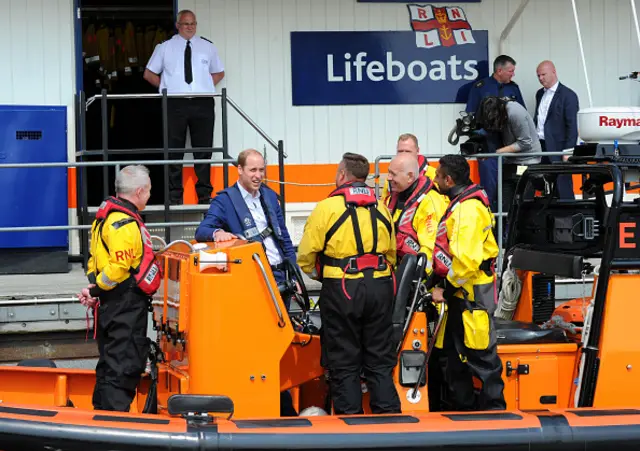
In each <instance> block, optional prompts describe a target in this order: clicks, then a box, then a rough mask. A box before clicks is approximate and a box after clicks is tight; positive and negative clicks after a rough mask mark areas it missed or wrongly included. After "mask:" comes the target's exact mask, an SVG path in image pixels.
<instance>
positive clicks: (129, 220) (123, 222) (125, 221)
mask: <svg viewBox="0 0 640 451" xmlns="http://www.w3.org/2000/svg"><path fill="white" fill-rule="evenodd" d="M132 222H136V220H135V219H133V218H124V219H121V220H120V221H116V222H114V223H113V224H111V227H113V229H114V230H118V229H119V228H120V227H123V226H126V225H127V224H131V223H132Z"/></svg>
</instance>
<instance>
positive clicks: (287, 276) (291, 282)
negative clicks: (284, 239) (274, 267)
mask: <svg viewBox="0 0 640 451" xmlns="http://www.w3.org/2000/svg"><path fill="white" fill-rule="evenodd" d="M296 282H298V283H296ZM280 292H281V293H282V294H283V295H291V297H292V298H293V300H295V302H296V304H298V305H299V306H300V308H301V309H302V315H305V314H306V313H307V312H308V311H309V310H311V301H310V299H309V293H308V292H307V287H306V286H305V284H304V280H303V279H302V271H300V268H299V267H298V265H296V264H295V263H293V262H291V260H289V259H285V260H284V284H283V285H282V286H281V289H280Z"/></svg>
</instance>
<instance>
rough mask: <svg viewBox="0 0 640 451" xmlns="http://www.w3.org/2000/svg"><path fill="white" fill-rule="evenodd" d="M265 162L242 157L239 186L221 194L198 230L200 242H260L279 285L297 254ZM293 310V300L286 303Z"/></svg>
mask: <svg viewBox="0 0 640 451" xmlns="http://www.w3.org/2000/svg"><path fill="white" fill-rule="evenodd" d="M264 174H265V162H264V158H263V157H262V155H260V152H258V151H257V150H255V149H247V150H243V151H242V152H240V154H239V155H238V182H237V183H235V184H234V185H233V186H230V187H228V188H226V189H224V190H222V191H220V192H219V193H218V194H217V195H216V196H215V197H214V198H213V200H212V202H211V205H210V206H209V211H207V214H206V216H205V217H204V219H203V220H202V222H201V223H200V225H199V226H198V229H197V230H196V241H201V242H202V241H218V242H221V241H229V240H232V239H235V238H238V237H239V238H243V239H246V240H250V241H259V242H261V243H262V244H263V245H264V249H265V253H266V255H267V259H268V260H269V264H270V265H271V269H272V271H273V276H274V278H275V279H276V282H277V283H278V285H280V284H282V283H283V282H284V276H285V274H284V260H285V259H289V261H291V262H292V263H294V264H295V262H296V253H295V251H294V249H293V244H292V243H291V237H290V236H289V232H288V231H287V227H286V226H285V223H284V215H283V214H282V208H280V203H279V202H278V196H277V195H276V193H275V191H273V190H272V189H271V188H269V187H267V186H266V185H264V184H263V183H262V181H263V179H264ZM284 301H285V305H286V307H287V310H289V301H290V299H289V298H288V297H287V299H285V300H284Z"/></svg>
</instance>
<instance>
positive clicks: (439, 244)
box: [433, 185, 493, 278]
mask: <svg viewBox="0 0 640 451" xmlns="http://www.w3.org/2000/svg"><path fill="white" fill-rule="evenodd" d="M468 199H478V200H479V201H480V202H482V204H483V205H484V206H485V207H487V208H490V203H489V198H488V197H487V194H486V193H485V192H484V189H483V188H482V187H481V186H479V185H470V186H469V187H467V188H466V189H465V190H464V191H463V192H461V193H460V194H459V195H458V196H457V197H456V198H455V199H453V200H452V201H451V203H449V206H448V207H447V209H446V210H445V211H444V214H443V215H442V219H440V223H439V224H438V233H437V235H436V242H435V246H434V250H433V272H434V273H435V274H436V275H437V276H439V277H442V278H445V277H447V274H448V273H449V270H450V269H451V264H452V260H453V258H452V256H451V252H450V250H449V237H448V235H447V219H449V217H450V216H451V214H452V213H453V210H454V209H455V208H456V206H457V205H458V204H460V203H461V202H464V201H466V200H468ZM492 261H493V259H491V260H488V261H485V262H483V263H482V265H481V269H483V270H486V269H487V268H486V266H487V265H491V264H492Z"/></svg>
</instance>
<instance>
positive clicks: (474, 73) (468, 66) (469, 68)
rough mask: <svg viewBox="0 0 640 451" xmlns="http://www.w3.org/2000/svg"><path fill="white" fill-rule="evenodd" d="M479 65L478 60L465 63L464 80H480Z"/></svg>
mask: <svg viewBox="0 0 640 451" xmlns="http://www.w3.org/2000/svg"><path fill="white" fill-rule="evenodd" d="M477 65H478V62H477V61H476V60H469V61H465V62H464V70H465V71H466V73H465V74H464V77H463V78H464V79H465V80H475V79H476V78H478V75H479V73H478V69H476V66H477Z"/></svg>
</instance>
